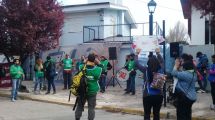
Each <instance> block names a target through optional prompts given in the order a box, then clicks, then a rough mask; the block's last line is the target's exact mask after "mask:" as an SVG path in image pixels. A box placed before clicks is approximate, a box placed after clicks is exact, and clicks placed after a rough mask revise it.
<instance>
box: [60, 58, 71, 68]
mask: <svg viewBox="0 0 215 120" xmlns="http://www.w3.org/2000/svg"><path fill="white" fill-rule="evenodd" d="M62 63H63V69H64V70H71V69H72V59H70V58H68V59H66V58H65V59H63V61H62Z"/></svg>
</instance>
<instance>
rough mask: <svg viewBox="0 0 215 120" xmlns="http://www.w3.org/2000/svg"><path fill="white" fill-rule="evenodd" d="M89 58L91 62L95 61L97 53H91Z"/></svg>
mask: <svg viewBox="0 0 215 120" xmlns="http://www.w3.org/2000/svg"><path fill="white" fill-rule="evenodd" d="M87 58H88V61H90V62H94V61H95V55H94V54H89V55H88V57H87Z"/></svg>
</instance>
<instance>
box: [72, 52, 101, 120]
mask: <svg viewBox="0 0 215 120" xmlns="http://www.w3.org/2000/svg"><path fill="white" fill-rule="evenodd" d="M98 65H100V61H99V60H98V59H97V58H95V55H94V54H89V56H88V58H87V62H86V77H87V96H86V98H85V99H84V101H87V102H88V120H94V118H95V106H96V95H97V92H98V91H99V84H98V80H99V78H100V76H101V73H102V68H101V67H98ZM83 67H84V65H81V66H80V70H82V69H83ZM84 103H85V102H84ZM83 109H84V104H83V103H82V100H80V99H78V104H77V108H76V110H75V120H80V118H81V116H82V112H83Z"/></svg>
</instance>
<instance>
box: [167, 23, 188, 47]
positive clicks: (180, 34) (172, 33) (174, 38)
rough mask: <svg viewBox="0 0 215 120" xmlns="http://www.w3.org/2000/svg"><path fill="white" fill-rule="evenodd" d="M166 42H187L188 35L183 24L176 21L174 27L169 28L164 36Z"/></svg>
mask: <svg viewBox="0 0 215 120" xmlns="http://www.w3.org/2000/svg"><path fill="white" fill-rule="evenodd" d="M166 39H167V42H169V43H170V42H182V43H184V42H185V43H189V40H190V39H189V35H188V33H187V29H186V28H185V25H184V24H183V23H181V22H180V21H178V22H177V23H176V25H175V26H174V28H171V29H170V30H169V34H168V35H167V37H166Z"/></svg>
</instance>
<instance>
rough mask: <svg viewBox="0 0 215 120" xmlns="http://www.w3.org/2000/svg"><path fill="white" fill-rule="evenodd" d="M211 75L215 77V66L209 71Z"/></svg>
mask: <svg viewBox="0 0 215 120" xmlns="http://www.w3.org/2000/svg"><path fill="white" fill-rule="evenodd" d="M209 74H213V75H215V65H212V66H211V69H210V70H209Z"/></svg>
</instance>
